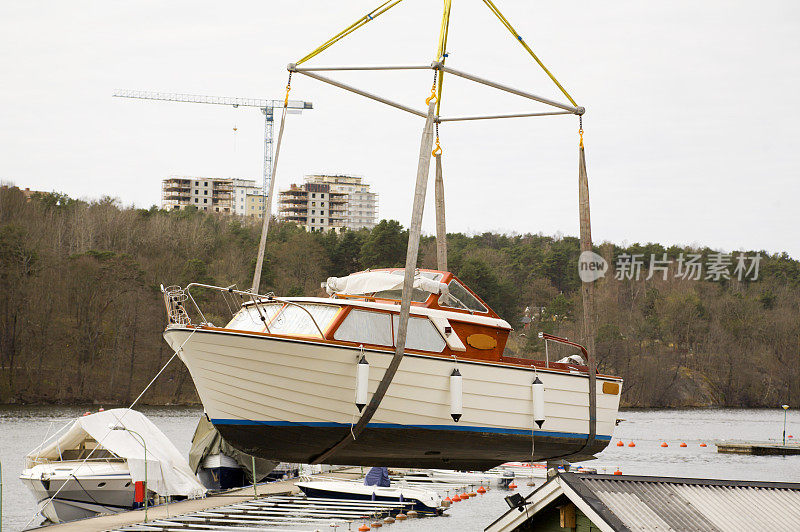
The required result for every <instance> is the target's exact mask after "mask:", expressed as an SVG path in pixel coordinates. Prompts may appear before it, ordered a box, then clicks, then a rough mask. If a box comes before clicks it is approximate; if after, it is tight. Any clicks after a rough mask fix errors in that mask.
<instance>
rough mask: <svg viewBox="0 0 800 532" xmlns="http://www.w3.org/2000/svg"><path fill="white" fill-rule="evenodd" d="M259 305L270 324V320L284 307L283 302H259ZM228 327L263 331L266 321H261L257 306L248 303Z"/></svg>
mask: <svg viewBox="0 0 800 532" xmlns="http://www.w3.org/2000/svg"><path fill="white" fill-rule="evenodd" d="M258 307H259V309H261V313H262V314H263V315H264V317H265V318H266V320H267V324H269V322H271V321H272V320H273V319H274V318H275V316H277V315H278V312H279V311H280V310H281V307H283V303H266V304H260V303H259V305H258ZM226 328H228V329H238V330H240V331H263V330H264V322H262V321H261V317H260V316H259V314H258V310H257V309H256V307H255V306H254V305H248V306H247V307H245V308H243V309H242V310H240V311H239V312H237V313H236V315H235V316H234V317H233V319H232V320H231V321H230V323H228V325H227V327H226Z"/></svg>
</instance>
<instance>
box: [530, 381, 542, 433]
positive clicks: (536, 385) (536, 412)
mask: <svg viewBox="0 0 800 532" xmlns="http://www.w3.org/2000/svg"><path fill="white" fill-rule="evenodd" d="M531 388H532V389H533V421H535V422H536V424H537V425H538V426H539V428H542V425H543V424H544V383H543V382H542V381H540V380H539V376H538V375H537V376H536V378H535V379H534V380H533V384H531Z"/></svg>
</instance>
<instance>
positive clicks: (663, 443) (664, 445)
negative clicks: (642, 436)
mask: <svg viewBox="0 0 800 532" xmlns="http://www.w3.org/2000/svg"><path fill="white" fill-rule="evenodd" d="M661 447H669V445H667V442H665V441H663V442H661Z"/></svg>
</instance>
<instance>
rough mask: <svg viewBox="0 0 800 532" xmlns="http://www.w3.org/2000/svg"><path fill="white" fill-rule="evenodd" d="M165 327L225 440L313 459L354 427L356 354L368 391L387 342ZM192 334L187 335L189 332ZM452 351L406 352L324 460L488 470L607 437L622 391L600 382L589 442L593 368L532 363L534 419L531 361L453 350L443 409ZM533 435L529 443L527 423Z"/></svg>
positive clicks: (276, 455) (574, 451)
mask: <svg viewBox="0 0 800 532" xmlns="http://www.w3.org/2000/svg"><path fill="white" fill-rule="evenodd" d="M192 331H193V330H192V329H186V328H182V327H175V328H169V329H167V331H166V332H165V333H164V337H165V339H166V340H167V342H168V343H169V344H170V345H171V346H172V347H173V349H178V348H179V347H180V346H181V345H182V346H183V347H182V349H181V352H180V356H181V359H182V360H183V361H184V363H185V364H186V366H187V368H188V369H189V372H190V373H191V376H192V379H193V380H194V383H195V386H196V388H197V391H198V394H199V395H200V398H201V400H202V402H203V406H204V407H205V410H206V413H207V414H208V416H209V417H210V419H211V422H212V423H213V424H214V426H215V427H216V428H217V429H218V430H219V431H220V433H221V434H222V436H223V437H224V438H225V440H226V441H228V442H229V443H230V444H231V445H233V446H235V447H236V448H238V449H240V450H241V451H243V452H246V453H248V454H253V455H256V456H260V457H263V458H268V459H276V460H281V461H285V462H301V463H309V462H313V461H314V459H315V458H316V457H317V456H319V455H321V454H322V453H324V452H325V451H326V450H327V449H329V448H330V447H331V446H332V445H334V444H335V443H337V442H338V441H339V440H341V439H342V438H343V437H345V436H347V434H348V433H349V432H350V427H351V424H352V423H354V422H355V421H356V420H357V419H358V411H357V410H356V407H355V405H354V393H355V374H356V363H357V361H358V360H359V358H360V356H361V354H362V353H363V354H364V355H365V356H366V358H367V360H368V361H369V364H370V377H369V394H370V395H371V394H372V393H374V391H375V389H376V388H377V386H378V383H379V382H380V378H381V377H382V376H383V373H384V371H385V370H386V368H387V367H388V365H389V363H390V361H391V359H392V355H393V353H392V352H391V351H388V350H387V351H378V350H368V349H364V350H361V349H359V348H358V347H351V346H342V345H331V344H328V343H324V342H317V341H312V340H302V339H296V338H281V337H274V336H265V335H259V334H258V333H246V332H236V331H227V330H203V329H198V330H196V331H194V333H193V332H192ZM190 335H191V337H190ZM454 364H455V363H454V361H453V360H452V359H449V358H446V357H438V356H434V355H425V354H418V353H407V354H406V355H405V356H404V358H403V360H402V362H401V364H400V367H399V369H398V371H397V374H396V375H395V378H394V380H393V382H392V384H391V385H390V386H389V389H388V390H387V393H386V396H385V398H384V400H383V402H382V403H381V405H380V407H379V408H378V410H377V411H376V413H375V416H374V417H373V418H372V422H370V423H369V424H368V425H367V428H366V429H365V431H364V432H363V433H362V434H360V435H359V437H358V439H357V440H355V441H352V442H350V444H349V445H347V446H344V447H343V448H342V449H340V450H339V451H337V453H336V454H334V455H333V456H332V457H330V459H329V460H327V461H326V463H335V464H354V465H381V466H392V467H440V468H446V469H473V470H485V469H489V468H491V467H494V466H497V465H499V464H501V463H503V462H508V461H514V460H526V461H529V460H534V461H541V460H548V459H555V458H562V457H564V456H566V455H570V458H569V459H570V460H571V461H578V460H585V459H588V458H591V457H592V456H593V455H594V454H596V453H598V452H600V451H601V450H602V449H603V448H605V447H606V446H607V445H608V442H609V441H610V439H611V434H612V432H613V428H614V424H615V421H616V415H617V409H618V406H619V393H618V392H617V393H616V394H613V395H612V394H607V393H603V386H602V384H603V383H604V382H607V381H613V382H619V380H617V379H603V378H599V379H598V382H597V390H598V394H597V399H598V402H597V404H598V409H597V437H596V438H595V439H594V440H593V442H592V443H591V444H590V445H588V446H586V443H587V436H588V434H587V433H588V429H589V421H588V414H589V409H588V400H589V397H588V396H589V394H588V378H587V377H586V375H583V374H579V373H566V372H557V371H549V370H542V369H539V370H538V376H539V377H540V379H541V380H542V381H543V382H544V383H545V417H546V421H545V423H544V425H543V427H542V428H536V429H535V430H533V427H534V424H533V404H532V403H533V402H532V388H531V383H532V382H533V379H534V378H535V376H536V374H537V372H536V370H534V368H532V367H527V366H519V365H509V364H500V363H494V362H483V361H472V360H459V361H458V369H459V371H460V373H461V375H462V376H463V414H462V416H461V419H460V421H459V422H455V421H453V419H452V418H451V416H450V395H449V393H450V392H449V376H450V373H451V372H452V369H453V367H454ZM532 433H533V434H534V438H533V442H532V441H531V434H532Z"/></svg>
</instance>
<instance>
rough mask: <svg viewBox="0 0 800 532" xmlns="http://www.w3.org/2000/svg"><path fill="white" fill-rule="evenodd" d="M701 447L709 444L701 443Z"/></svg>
mask: <svg viewBox="0 0 800 532" xmlns="http://www.w3.org/2000/svg"><path fill="white" fill-rule="evenodd" d="M700 447H708V445H706V444H705V443H701V444H700Z"/></svg>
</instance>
